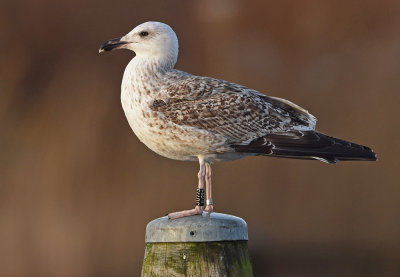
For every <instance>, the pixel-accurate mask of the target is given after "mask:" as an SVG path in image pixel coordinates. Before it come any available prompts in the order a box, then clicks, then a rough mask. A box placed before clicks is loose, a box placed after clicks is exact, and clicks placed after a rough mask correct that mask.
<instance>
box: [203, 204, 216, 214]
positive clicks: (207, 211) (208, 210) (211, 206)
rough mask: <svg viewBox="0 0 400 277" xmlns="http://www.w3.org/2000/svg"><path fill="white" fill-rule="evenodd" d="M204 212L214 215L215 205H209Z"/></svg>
mask: <svg viewBox="0 0 400 277" xmlns="http://www.w3.org/2000/svg"><path fill="white" fill-rule="evenodd" d="M204 211H205V212H206V213H208V214H210V213H212V212H213V211H214V205H207V206H206V208H205V209H204Z"/></svg>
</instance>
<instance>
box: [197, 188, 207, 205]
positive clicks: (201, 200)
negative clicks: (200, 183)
mask: <svg viewBox="0 0 400 277" xmlns="http://www.w3.org/2000/svg"><path fill="white" fill-rule="evenodd" d="M205 191H206V190H205V189H199V188H198V189H196V206H204V192H205Z"/></svg>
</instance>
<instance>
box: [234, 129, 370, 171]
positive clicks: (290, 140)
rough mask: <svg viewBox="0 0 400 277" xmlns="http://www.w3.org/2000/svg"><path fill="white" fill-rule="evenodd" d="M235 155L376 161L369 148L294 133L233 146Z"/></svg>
mask: <svg viewBox="0 0 400 277" xmlns="http://www.w3.org/2000/svg"><path fill="white" fill-rule="evenodd" d="M232 147H233V148H234V149H235V151H237V152H247V153H253V154H256V155H270V156H275V157H283V158H295V159H316V160H320V161H323V162H328V163H336V162H337V161H376V154H375V153H374V152H373V151H372V150H371V149H370V148H368V147H366V146H362V145H359V144H355V143H352V142H349V141H345V140H342V139H338V138H334V137H330V136H327V135H324V134H322V133H319V132H315V131H302V132H300V131H294V132H286V133H274V134H268V135H265V136H263V137H260V138H257V139H255V140H253V141H252V142H250V143H249V144H247V145H232Z"/></svg>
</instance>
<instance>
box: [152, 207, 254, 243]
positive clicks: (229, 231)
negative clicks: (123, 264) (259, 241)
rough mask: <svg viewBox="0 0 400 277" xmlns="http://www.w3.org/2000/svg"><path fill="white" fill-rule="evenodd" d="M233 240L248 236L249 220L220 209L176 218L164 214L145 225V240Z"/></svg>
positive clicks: (243, 238)
mask: <svg viewBox="0 0 400 277" xmlns="http://www.w3.org/2000/svg"><path fill="white" fill-rule="evenodd" d="M232 240H248V234H247V224H246V222H245V221H244V220H243V219H241V218H240V217H236V216H233V215H227V214H221V213H211V214H207V213H205V212H204V213H203V214H202V215H195V216H189V217H183V218H178V219H174V220H170V219H168V217H167V216H164V217H160V218H157V219H154V220H152V221H150V222H149V223H148V224H147V226H146V239H145V242H146V243H151V242H206V241H232Z"/></svg>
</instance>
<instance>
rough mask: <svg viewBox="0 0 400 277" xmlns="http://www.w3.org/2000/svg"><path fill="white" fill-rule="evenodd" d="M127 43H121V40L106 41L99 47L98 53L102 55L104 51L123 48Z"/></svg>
mask: <svg viewBox="0 0 400 277" xmlns="http://www.w3.org/2000/svg"><path fill="white" fill-rule="evenodd" d="M127 43H128V42H127V41H121V38H114V39H111V40H108V41H106V42H104V43H103V44H102V45H101V46H100V49H99V53H102V52H104V51H111V50H114V49H118V48H123V46H124V45H125V44H127Z"/></svg>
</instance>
